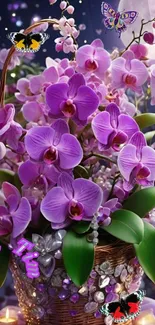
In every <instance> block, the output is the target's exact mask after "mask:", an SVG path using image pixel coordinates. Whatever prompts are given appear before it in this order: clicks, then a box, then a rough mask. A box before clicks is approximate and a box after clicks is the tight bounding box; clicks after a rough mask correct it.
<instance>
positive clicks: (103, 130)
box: [92, 112, 113, 145]
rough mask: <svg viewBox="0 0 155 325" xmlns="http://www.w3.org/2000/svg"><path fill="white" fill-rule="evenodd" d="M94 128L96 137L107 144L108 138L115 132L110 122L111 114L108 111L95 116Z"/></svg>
mask: <svg viewBox="0 0 155 325" xmlns="http://www.w3.org/2000/svg"><path fill="white" fill-rule="evenodd" d="M92 129H93V132H94V135H95V137H96V139H97V140H98V141H99V142H100V143H102V144H104V145H107V143H108V138H109V136H110V134H111V133H112V132H113V128H112V127H111V123H110V114H109V113H108V112H101V113H99V114H98V115H97V116H95V117H94V119H93V121H92Z"/></svg>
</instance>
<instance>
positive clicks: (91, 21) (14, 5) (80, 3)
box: [0, 0, 122, 65]
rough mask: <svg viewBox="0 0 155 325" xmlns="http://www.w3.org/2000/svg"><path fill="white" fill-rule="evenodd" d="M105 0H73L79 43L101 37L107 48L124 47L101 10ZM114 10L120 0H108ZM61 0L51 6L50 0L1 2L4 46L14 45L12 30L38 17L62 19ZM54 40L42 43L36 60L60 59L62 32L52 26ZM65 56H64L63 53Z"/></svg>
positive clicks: (0, 30) (0, 45) (1, 44)
mask: <svg viewBox="0 0 155 325" xmlns="http://www.w3.org/2000/svg"><path fill="white" fill-rule="evenodd" d="M101 3H102V0H70V4H72V5H73V6H74V7H75V12H74V14H73V17H74V18H75V21H76V23H77V26H78V27H79V25H80V28H81V29H82V30H81V33H80V36H79V38H78V44H79V45H83V44H84V42H86V41H87V43H90V42H91V41H93V40H94V39H95V38H101V39H102V41H103V42H104V45H105V48H106V49H107V50H112V48H114V47H116V46H118V47H121V46H122V42H121V40H120V39H119V38H118V34H117V33H116V32H115V31H107V32H106V29H105V27H104V25H103V22H102V20H103V16H102V13H101ZM108 3H110V4H111V5H112V6H113V8H114V9H116V10H117V7H118V4H119V0H108ZM59 4H60V0H58V1H57V3H56V4H54V5H52V6H51V5H50V4H49V1H48V0H19V1H18V0H17V1H16V0H1V1H0V48H4V47H5V48H10V46H11V43H10V41H9V40H8V39H7V37H6V35H7V34H8V33H10V32H15V31H20V30H21V29H26V28H27V27H28V26H29V25H30V24H31V22H32V19H33V18H34V17H38V19H39V20H40V19H43V18H49V17H50V18H58V19H59V18H60V17H61V10H60V8H59ZM69 17H72V16H70V15H68V18H69ZM48 33H49V34H50V39H49V40H48V41H46V43H45V44H44V45H43V46H42V48H41V49H40V51H39V52H38V53H37V54H36V55H35V61H36V62H40V63H41V64H42V65H44V64H45V58H46V57H47V56H50V57H53V58H56V57H58V55H59V54H57V53H56V52H55V48H54V43H53V40H54V39H55V38H56V37H59V33H58V32H55V31H53V29H52V28H49V29H48ZM59 57H61V55H59Z"/></svg>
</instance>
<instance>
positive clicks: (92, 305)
mask: <svg viewBox="0 0 155 325" xmlns="http://www.w3.org/2000/svg"><path fill="white" fill-rule="evenodd" d="M97 308H98V303H97V302H94V301H91V302H88V303H87V304H86V305H85V306H84V311H85V313H95V312H96V311H97Z"/></svg>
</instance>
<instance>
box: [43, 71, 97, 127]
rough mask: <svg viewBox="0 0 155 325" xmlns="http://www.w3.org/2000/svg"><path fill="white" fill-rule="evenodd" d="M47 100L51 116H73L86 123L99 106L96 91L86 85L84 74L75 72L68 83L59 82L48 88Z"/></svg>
mask: <svg viewBox="0 0 155 325" xmlns="http://www.w3.org/2000/svg"><path fill="white" fill-rule="evenodd" d="M46 102H47V105H48V106H49V115H50V116H51V117H67V118H68V117H71V118H72V119H73V120H74V121H75V122H76V123H78V124H85V123H86V122H87V118H88V116H90V115H91V114H92V113H93V112H94V111H95V110H96V109H97V107H98V105H99V99H98V96H97V95H96V93H95V92H94V91H93V90H92V89H91V88H90V87H88V86H86V85H85V79H84V77H83V76H82V74H79V73H77V74H74V75H73V76H72V77H71V78H70V79H69V81H68V83H57V84H55V85H51V86H49V87H48V88H47V90H46Z"/></svg>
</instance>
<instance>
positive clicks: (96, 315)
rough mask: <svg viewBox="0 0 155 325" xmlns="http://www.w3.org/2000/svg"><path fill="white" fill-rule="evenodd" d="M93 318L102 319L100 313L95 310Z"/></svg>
mask: <svg viewBox="0 0 155 325" xmlns="http://www.w3.org/2000/svg"><path fill="white" fill-rule="evenodd" d="M94 317H95V318H101V317H102V314H101V313H100V311H99V310H97V311H96V312H95V313H94Z"/></svg>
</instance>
